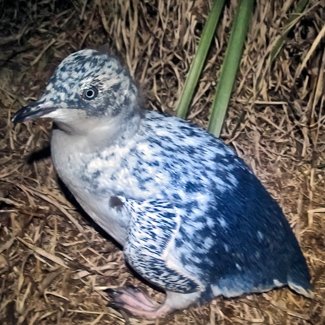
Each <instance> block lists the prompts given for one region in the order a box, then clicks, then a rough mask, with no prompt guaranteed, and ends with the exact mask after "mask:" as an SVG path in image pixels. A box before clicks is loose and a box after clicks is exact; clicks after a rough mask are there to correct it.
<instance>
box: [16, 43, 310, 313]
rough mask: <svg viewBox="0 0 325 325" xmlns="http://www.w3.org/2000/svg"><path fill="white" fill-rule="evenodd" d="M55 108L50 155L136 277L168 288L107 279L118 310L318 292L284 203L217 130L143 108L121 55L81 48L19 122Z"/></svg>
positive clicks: (51, 116) (158, 309) (164, 308)
mask: <svg viewBox="0 0 325 325" xmlns="http://www.w3.org/2000/svg"><path fill="white" fill-rule="evenodd" d="M42 118H49V119H51V120H52V121H53V129H52V135H51V156H52V161H53V164H54V167H55V170H56V171H57V173H58V175H59V177H60V179H61V180H62V181H63V183H64V184H65V185H66V186H67V188H68V189H69V190H70V191H71V193H72V194H73V196H74V197H75V198H76V200H77V201H78V202H79V204H80V205H81V207H82V208H83V209H84V210H85V211H86V213H87V214H88V215H89V216H90V217H91V218H92V219H93V220H94V222H95V223H96V224H98V225H99V226H100V227H101V228H102V229H103V230H104V231H105V232H107V233H108V234H109V235H110V236H111V237H112V238H113V239H115V240H116V241H117V242H118V243H119V244H120V245H121V247H122V249H123V254H124V257H125V261H126V263H127V264H128V265H129V267H131V269H133V270H134V271H135V273H136V274H138V275H139V276H140V278H142V279H144V280H146V282H148V283H149V284H151V285H152V286H153V287H155V288H158V289H160V290H162V291H163V292H164V293H165V300H164V301H163V302H162V303H158V302H156V301H155V300H154V299H152V298H151V297H149V296H148V294H147V293H146V292H145V291H144V290H143V289H140V288H136V287H133V286H131V285H129V286H128V285H126V286H124V287H118V288H115V289H109V290H108V291H107V294H108V296H109V298H110V299H111V303H112V305H113V306H114V308H118V309H120V310H124V311H126V312H127V313H129V314H131V315H132V316H134V317H138V318H148V319H157V318H161V317H165V316H166V315H168V314H169V313H171V312H174V311H176V310H183V309H186V308H188V307H190V306H193V305H194V306H197V305H201V304H207V303H209V302H210V301H212V300H213V299H214V298H215V297H217V296H224V297H227V298H234V297H238V296H241V295H245V294H252V293H261V292H266V291H269V290H272V289H274V288H279V287H283V286H287V287H289V288H290V289H292V290H293V291H294V292H296V293H298V294H301V295H304V296H306V297H312V295H313V290H312V285H311V278H310V274H309V269H308V266H307V263H306V260H305V258H304V256H303V253H302V251H301V248H300V246H299V244H298V241H297V239H296V237H295V235H294V233H293V231H292V229H291V227H290V224H289V222H288V221H287V219H286V217H285V216H284V213H283V212H282V210H281V208H280V206H279V205H278V203H277V202H276V201H275V200H274V199H273V198H272V196H271V195H270V194H269V193H268V192H267V190H266V189H265V187H264V186H263V185H262V183H261V182H260V180H259V179H258V178H257V177H256V176H255V174H254V173H253V172H252V170H251V169H250V168H249V167H248V166H247V165H246V163H245V162H244V161H243V160H242V159H241V158H240V157H239V156H238V155H237V154H236V153H235V152H234V150H233V149H232V148H231V147H230V146H228V145H226V144H225V143H224V142H223V141H222V140H221V139H219V138H216V137H214V136H213V135H212V134H210V133H208V132H207V131H206V130H205V129H203V128H200V127H198V126H196V125H194V124H192V123H190V122H187V121H185V120H184V119H181V118H178V117H176V116H173V115H168V114H165V113H160V112H157V111H154V110H148V109H146V107H145V105H144V104H143V103H142V101H141V95H140V87H139V86H138V84H137V83H136V82H135V81H134V79H133V78H132V77H131V75H130V72H129V70H128V69H127V67H126V66H125V65H124V64H123V63H122V62H121V60H120V59H119V57H118V56H117V55H115V54H112V53H109V52H108V51H103V50H95V49H82V50H79V51H77V52H74V53H72V54H70V55H68V56H67V57H66V58H65V59H64V60H63V61H62V62H61V63H60V64H59V65H58V66H57V68H56V70H55V71H54V73H53V75H52V76H51V77H50V79H49V81H48V84H47V86H46V87H45V90H44V92H43V94H42V95H41V96H40V98H39V99H38V100H36V101H34V102H31V103H30V104H28V105H27V106H25V107H23V108H21V109H20V110H19V111H18V112H17V113H16V114H15V115H14V116H13V118H12V121H13V122H14V123H19V122H25V121H29V120H36V119H42Z"/></svg>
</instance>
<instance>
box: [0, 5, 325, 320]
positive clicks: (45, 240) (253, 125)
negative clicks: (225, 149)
mask: <svg viewBox="0 0 325 325" xmlns="http://www.w3.org/2000/svg"><path fill="white" fill-rule="evenodd" d="M296 2H297V1H293V0H288V1H285V0H281V1H257V4H256V7H255V11H254V16H253V19H252V22H251V28H250V33H249V36H248V40H247V44H246V49H245V52H244V55H243V59H242V63H241V66H240V71H239V75H238V78H237V83H236V87H235V90H234V93H233V96H232V101H231V103H230V106H229V112H228V117H227V120H226V123H225V127H224V130H223V133H222V138H223V139H224V140H225V141H226V142H227V143H229V144H230V145H232V146H233V147H234V148H235V150H236V151H237V152H238V154H239V155H240V156H242V157H243V158H244V159H245V161H246V162H247V163H248V164H250V166H251V167H252V168H253V170H254V171H255V172H256V174H257V175H258V176H259V178H260V179H261V180H262V182H263V183H264V184H265V186H266V187H267V188H268V190H269V191H270V192H271V193H272V195H273V196H274V197H276V199H277V200H278V201H279V203H280V204H281V206H282V208H283V209H284V211H285V213H286V215H287V217H288V219H289V221H290V224H291V226H292V227H293V230H294V232H295V234H296V235H297V237H298V240H299V242H300V243H301V246H302V249H303V252H304V254H305V256H306V258H307V261H308V264H309V266H310V271H311V275H312V279H313V284H314V286H315V298H314V299H312V300H308V299H305V298H303V297H300V296H298V295H296V294H294V293H292V292H291V291H290V290H289V289H286V288H284V289H280V290H274V291H271V292H268V293H265V294H256V295H248V296H244V297H240V298H238V299H231V300H229V299H223V298H222V297H220V298H216V299H215V300H214V301H213V302H212V303H211V304H209V305H205V306H202V307H197V308H191V309H189V310H186V311H184V312H179V313H176V314H174V315H171V316H169V317H168V318H167V319H165V320H158V321H156V322H155V321H145V320H141V321H139V320H135V319H128V320H127V319H126V318H124V315H121V314H120V313H118V312H116V311H114V310H113V309H111V308H109V307H107V302H108V301H107V297H106V296H105V295H104V294H103V291H102V289H105V288H107V287H117V286H121V285H123V284H125V283H131V284H135V285H140V286H143V284H141V282H140V281H139V280H137V279H136V277H134V275H133V274H132V273H131V272H130V270H128V269H127V268H126V267H125V265H124V261H123V256H122V253H121V251H120V250H119V249H118V248H117V247H116V246H115V245H114V244H113V243H112V242H111V241H110V240H108V238H107V236H105V234H103V233H102V232H101V231H100V229H98V228H96V227H95V226H94V225H93V224H92V222H91V220H89V219H88V218H87V217H86V216H85V215H83V213H82V212H81V211H80V209H79V208H78V207H76V204H75V203H74V202H73V199H72V198H71V196H69V194H67V193H66V191H64V189H63V188H62V184H60V183H59V182H58V180H57V177H56V175H55V173H54V171H53V167H52V165H51V161H50V157H49V150H48V131H49V129H50V124H49V122H37V123H30V124H24V125H18V126H17V127H16V128H15V129H14V128H13V126H12V124H11V123H10V116H11V115H12V113H13V112H14V111H16V110H17V109H18V108H20V107H21V106H22V105H24V104H26V102H27V101H29V100H32V99H34V98H36V97H37V96H38V95H39V94H40V92H41V90H42V89H43V87H44V84H45V82H46V80H47V78H48V77H49V75H50V74H51V72H52V71H53V68H54V67H55V66H56V64H57V63H58V62H59V61H60V60H61V59H62V58H64V57H65V56H66V55H68V54H69V53H71V52H73V51H75V50H77V49H80V48H84V47H96V46H99V45H101V44H103V43H107V42H108V43H110V44H112V45H114V46H115V47H116V48H117V49H118V50H119V51H120V52H121V53H122V55H123V57H124V59H125V63H126V64H127V65H128V66H129V68H130V69H131V71H132V74H133V75H134V76H135V77H136V78H137V80H138V81H139V84H140V85H141V87H142V90H143V94H144V98H146V99H145V100H144V102H145V104H146V106H147V107H148V108H150V109H158V110H162V111H167V112H171V113H172V112H173V109H174V108H175V105H176V101H177V98H178V96H179V94H180V92H181V89H182V86H183V84H184V79H185V76H186V73H187V71H188V69H189V65H190V62H191V60H192V58H193V55H194V53H195V49H196V47H197V44H198V40H199V37H200V33H201V31H202V27H203V25H204V21H205V19H206V15H207V13H208V10H209V6H208V2H207V1H203V0H199V1H180V0H178V1H177V0H166V1H162V0H154V1H145V0H143V1H140V0H138V1H137V0H133V1H126V0H120V1H117V0H110V1H109V0H98V1H91V0H89V1H81V0H74V1H71V2H68V1H67V2H65V1H54V0H43V1H35V0H34V1H27V0H26V1H24V0H22V1H9V0H8V1H5V0H2V1H1V2H0V16H1V19H0V46H1V51H0V105H1V106H0V114H1V115H0V149H1V150H0V164H1V169H0V323H1V324H8V325H9V324H30V325H31V324H62V325H63V324H78V325H79V324H126V323H128V324H290V325H291V324H323V323H324V319H325V315H324V305H323V303H324V298H325V297H324V288H325V274H324V273H325V272H324V263H325V253H324V233H325V226H324V215H325V214H324V213H325V204H324V203H325V202H324V201H325V200H324V197H325V186H324V183H325V175H324V171H325V169H324V163H325V159H324V158H325V157H324V148H325V138H324V137H325V136H324V133H325V132H324V119H325V117H324V102H325V97H324V71H325V52H324V38H322V35H323V34H324V21H325V13H324V7H322V1H310V2H309V4H308V6H307V8H306V10H305V11H304V13H303V15H301V16H299V17H297V19H296V20H295V21H294V28H293V30H292V31H291V32H290V33H289V34H288V38H287V39H286V41H285V45H284V49H283V51H282V52H281V54H280V56H279V57H278V59H277V60H276V62H275V63H274V64H273V65H269V64H268V61H267V57H268V54H269V53H270V49H271V48H272V44H273V43H274V41H275V39H276V37H277V36H278V35H279V34H280V33H281V32H283V31H284V29H285V27H286V25H285V22H286V19H287V14H286V13H287V12H288V10H289V11H290V9H291V8H292V6H295V4H296ZM235 7H236V1H229V2H228V3H227V6H226V8H225V10H224V12H223V15H222V20H221V24H220V26H219V27H218V31H217V35H216V38H215V41H214V44H213V46H212V48H211V50H210V53H209V59H208V62H207V63H206V66H205V70H204V73H203V75H202V78H201V81H200V85H199V87H198V89H197V92H196V96H195V98H194V101H193V106H192V109H191V113H190V115H189V119H190V120H192V121H193V122H194V123H197V124H199V125H202V126H206V124H207V117H208V112H209V106H210V105H211V101H212V96H213V92H214V86H215V82H216V76H217V75H218V71H219V70H220V64H221V60H222V56H223V53H224V50H225V45H226V42H227V39H228V37H229V29H230V23H231V21H232V19H233V16H234V9H235ZM321 33H322V34H321ZM148 290H149V292H150V293H151V294H153V295H154V296H155V297H156V298H157V299H162V298H163V295H162V294H160V293H155V292H154V291H153V290H151V289H148Z"/></svg>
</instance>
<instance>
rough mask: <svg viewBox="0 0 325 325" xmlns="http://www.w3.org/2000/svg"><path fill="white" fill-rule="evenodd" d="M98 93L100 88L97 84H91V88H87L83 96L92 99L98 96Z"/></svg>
mask: <svg viewBox="0 0 325 325" xmlns="http://www.w3.org/2000/svg"><path fill="white" fill-rule="evenodd" d="M97 95H98V89H97V88H96V87H95V86H91V87H90V88H87V89H85V90H84V91H83V92H82V97H83V98H84V99H87V100H92V99H94V98H96V97H97Z"/></svg>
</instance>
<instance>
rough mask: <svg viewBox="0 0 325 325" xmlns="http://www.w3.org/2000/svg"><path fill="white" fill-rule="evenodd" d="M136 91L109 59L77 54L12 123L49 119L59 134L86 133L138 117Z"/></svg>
mask: <svg viewBox="0 0 325 325" xmlns="http://www.w3.org/2000/svg"><path fill="white" fill-rule="evenodd" d="M138 106H139V105H138V89H137V87H136V85H135V83H134V82H133V80H132V78H131V77H130V74H129V72H128V70H127V69H126V68H125V67H124V66H123V65H122V64H121V62H120V61H119V60H118V59H117V58H116V57H115V56H113V55H110V54H107V53H103V52H100V51H96V50H90V49H86V50H81V51H78V52H75V53H73V54H71V55H69V56H68V57H67V58H65V59H64V60H63V61H62V62H61V63H60V65H59V66H58V67H57V69H56V70H55V72H54V74H53V75H52V77H51V78H50V80H49V82H48V85H47V87H46V89H45V91H44V93H43V95H42V96H41V98H40V99H38V100H37V101H35V102H33V103H31V104H29V105H27V106H25V107H23V108H22V109H20V110H19V111H18V112H17V113H16V114H15V115H14V116H13V118H12V121H13V122H14V123H18V122H24V121H27V120H33V119H38V118H51V119H53V121H54V122H55V124H56V125H57V126H58V127H59V128H60V129H62V130H64V131H67V132H70V133H83V132H85V133H86V132H88V131H89V130H90V129H93V128H95V129H96V128H102V127H104V126H106V127H109V125H110V124H112V125H113V124H114V125H116V124H117V123H118V124H120V123H122V122H125V121H126V120H128V119H132V117H133V116H134V115H136V114H138V110H139V107H138Z"/></svg>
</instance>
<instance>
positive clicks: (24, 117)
mask: <svg viewBox="0 0 325 325" xmlns="http://www.w3.org/2000/svg"><path fill="white" fill-rule="evenodd" d="M55 110H56V108H55V107H46V105H44V104H43V103H39V102H35V103H33V104H30V105H27V106H25V107H23V108H21V109H20V110H19V111H18V112H16V114H15V115H14V116H13V117H12V119H11V121H12V122H13V123H15V124H16V123H21V122H25V121H28V120H35V119H37V118H40V117H42V116H43V115H46V114H48V113H50V112H53V111H55Z"/></svg>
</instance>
